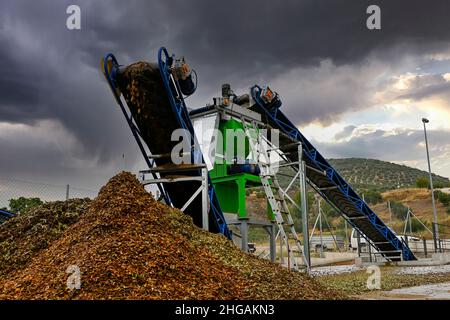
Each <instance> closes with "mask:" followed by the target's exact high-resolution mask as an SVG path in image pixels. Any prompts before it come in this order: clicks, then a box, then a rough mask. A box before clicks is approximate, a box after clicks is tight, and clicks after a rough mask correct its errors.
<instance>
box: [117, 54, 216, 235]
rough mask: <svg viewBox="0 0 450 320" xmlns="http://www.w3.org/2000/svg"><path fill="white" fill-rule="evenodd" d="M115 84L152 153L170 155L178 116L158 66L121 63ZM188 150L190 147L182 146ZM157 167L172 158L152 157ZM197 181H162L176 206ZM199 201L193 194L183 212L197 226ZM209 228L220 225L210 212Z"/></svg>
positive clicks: (166, 175) (165, 175) (185, 173)
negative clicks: (121, 66)
mask: <svg viewBox="0 0 450 320" xmlns="http://www.w3.org/2000/svg"><path fill="white" fill-rule="evenodd" d="M117 83H118V87H119V89H120V91H121V93H122V95H123V96H124V98H125V101H126V103H127V106H128V108H129V110H130V112H131V115H132V117H133V119H134V122H135V123H136V126H137V127H138V129H139V133H140V136H141V137H142V139H143V140H144V142H145V144H146V145H147V146H148V148H149V150H150V152H151V153H152V154H154V155H155V154H157V155H170V154H171V152H172V150H174V147H175V146H176V145H177V144H179V143H180V141H179V138H178V135H177V134H175V135H174V139H172V133H174V132H175V130H177V129H180V128H181V127H180V124H179V122H178V121H179V120H178V118H177V116H176V114H175V112H174V111H173V109H172V105H171V104H170V100H169V96H168V94H167V92H166V89H165V87H164V84H163V81H162V77H161V73H160V70H159V68H158V66H157V65H156V64H154V63H148V62H144V61H139V62H135V63H133V64H130V65H129V66H127V67H124V68H123V69H122V70H121V71H120V72H119V74H118V76H117ZM187 145H188V146H191V145H192V141H191V142H189V141H188V144H187ZM184 151H185V152H189V151H190V150H189V149H188V150H184ZM155 162H156V164H157V165H158V167H164V166H171V165H173V163H172V158H171V157H170V156H169V157H165V158H157V159H155ZM172 175H173V174H172V173H170V172H169V173H161V177H163V178H170V177H171V176H172ZM177 175H179V176H192V175H199V172H193V171H179V172H177ZM200 184H201V183H200V182H198V181H189V182H184V183H164V184H163V185H164V190H166V191H167V193H168V196H169V197H170V200H171V201H172V203H173V205H174V206H175V207H177V208H182V207H183V206H184V204H185V203H186V202H187V201H188V200H189V199H190V197H191V196H192V194H193V193H194V192H195V191H196V190H197V189H198V188H199V187H200ZM201 208H202V202H201V198H200V197H196V198H195V199H194V200H193V202H192V203H191V204H190V205H189V206H188V207H187V208H186V210H185V213H186V214H188V215H189V216H191V217H192V218H193V220H194V223H195V224H196V225H197V226H201V225H202V215H201V212H202V209H201ZM210 216H211V219H210V228H209V229H210V231H213V232H218V231H219V229H218V227H217V225H216V223H215V221H214V220H213V219H212V217H213V215H210Z"/></svg>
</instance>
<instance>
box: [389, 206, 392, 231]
mask: <svg viewBox="0 0 450 320" xmlns="http://www.w3.org/2000/svg"><path fill="white" fill-rule="evenodd" d="M388 209H389V224H390V225H391V226H392V210H391V200H388Z"/></svg>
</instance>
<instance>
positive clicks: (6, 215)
mask: <svg viewBox="0 0 450 320" xmlns="http://www.w3.org/2000/svg"><path fill="white" fill-rule="evenodd" d="M0 216H2V217H4V218H6V219H10V218H13V217H15V216H16V215H15V214H14V213H11V212H9V211H5V210H1V209H0Z"/></svg>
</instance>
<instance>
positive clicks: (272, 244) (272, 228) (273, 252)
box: [269, 222, 277, 262]
mask: <svg viewBox="0 0 450 320" xmlns="http://www.w3.org/2000/svg"><path fill="white" fill-rule="evenodd" d="M269 230H270V233H269V238H270V261H272V262H275V257H276V250H277V249H276V248H277V245H276V243H275V224H274V223H273V222H272V225H271V226H270V228H269Z"/></svg>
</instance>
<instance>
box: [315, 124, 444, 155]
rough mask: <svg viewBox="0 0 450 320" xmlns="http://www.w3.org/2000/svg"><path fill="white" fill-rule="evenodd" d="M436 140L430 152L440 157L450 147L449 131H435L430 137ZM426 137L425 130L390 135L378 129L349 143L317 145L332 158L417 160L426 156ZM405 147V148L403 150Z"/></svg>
mask: <svg viewBox="0 0 450 320" xmlns="http://www.w3.org/2000/svg"><path fill="white" fill-rule="evenodd" d="M428 135H429V137H428V138H429V140H430V141H432V145H430V151H431V152H432V153H434V154H433V156H439V154H440V153H442V152H443V150H444V149H446V148H447V149H448V148H450V142H449V131H445V130H434V131H432V132H430V133H429V134H428ZM423 143H424V135H423V131H421V130H397V131H395V132H387V131H384V130H376V131H374V132H370V133H362V134H359V135H356V136H353V137H351V139H350V140H349V141H343V142H333V143H319V142H318V143H316V144H317V146H318V147H320V149H321V152H322V153H323V154H325V155H326V156H327V157H329V158H347V157H356V158H372V159H383V160H387V161H410V160H417V159H418V155H424V152H425V147H424V145H423ZM400 146H401V147H400Z"/></svg>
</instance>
